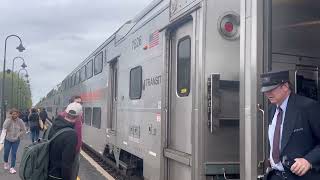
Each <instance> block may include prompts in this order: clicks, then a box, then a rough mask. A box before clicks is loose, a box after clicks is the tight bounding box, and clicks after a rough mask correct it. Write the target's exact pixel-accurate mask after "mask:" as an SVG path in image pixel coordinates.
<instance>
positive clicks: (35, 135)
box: [30, 126, 39, 142]
mask: <svg viewBox="0 0 320 180" xmlns="http://www.w3.org/2000/svg"><path fill="white" fill-rule="evenodd" d="M30 131H31V141H32V142H36V141H38V139H39V127H37V126H34V127H30Z"/></svg>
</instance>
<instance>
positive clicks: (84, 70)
mask: <svg viewBox="0 0 320 180" xmlns="http://www.w3.org/2000/svg"><path fill="white" fill-rule="evenodd" d="M85 80H86V66H83V67H82V68H81V70H80V82H83V81H85Z"/></svg>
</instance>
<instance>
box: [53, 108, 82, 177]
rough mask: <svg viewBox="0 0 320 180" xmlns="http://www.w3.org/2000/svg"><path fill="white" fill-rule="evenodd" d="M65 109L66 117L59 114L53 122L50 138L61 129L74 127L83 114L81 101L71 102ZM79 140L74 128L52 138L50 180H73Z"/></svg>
mask: <svg viewBox="0 0 320 180" xmlns="http://www.w3.org/2000/svg"><path fill="white" fill-rule="evenodd" d="M65 111H66V113H67V114H66V116H65V117H63V116H58V117H57V118H56V119H55V121H54V122H53V124H52V127H51V128H50V131H49V135H48V139H49V140H50V139H51V138H52V137H53V136H54V135H55V134H56V133H57V132H58V131H59V130H61V129H64V128H72V129H73V128H74V124H75V122H76V120H77V119H78V117H79V116H80V115H81V112H82V106H81V104H79V103H71V104H69V105H68V107H67V108H66V110H65ZM77 141H78V139H77V134H76V131H74V130H73V131H67V132H64V133H62V134H61V135H59V136H58V137H56V138H55V139H54V140H52V142H51V143H50V148H49V169H48V172H49V176H48V180H56V179H60V180H72V179H71V177H72V176H73V175H72V174H73V164H74V162H75V160H76V159H75V157H76V145H77Z"/></svg>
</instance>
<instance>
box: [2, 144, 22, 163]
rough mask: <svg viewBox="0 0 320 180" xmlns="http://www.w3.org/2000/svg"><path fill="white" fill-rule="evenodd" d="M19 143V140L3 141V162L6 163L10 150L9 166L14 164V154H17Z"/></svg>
mask: <svg viewBox="0 0 320 180" xmlns="http://www.w3.org/2000/svg"><path fill="white" fill-rule="evenodd" d="M19 144H20V140H17V141H15V142H11V141H8V140H5V141H4V157H3V159H4V162H5V163H8V159H9V153H10V150H11V167H12V168H14V167H15V166H16V156H17V150H18V147H19Z"/></svg>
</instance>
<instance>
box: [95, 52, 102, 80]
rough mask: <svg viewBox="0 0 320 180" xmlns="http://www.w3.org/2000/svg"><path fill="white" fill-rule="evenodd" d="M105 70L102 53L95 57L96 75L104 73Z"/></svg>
mask: <svg viewBox="0 0 320 180" xmlns="http://www.w3.org/2000/svg"><path fill="white" fill-rule="evenodd" d="M102 68H103V53H102V52H100V53H99V54H98V55H97V56H96V57H94V75H97V74H99V73H101V72H102Z"/></svg>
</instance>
